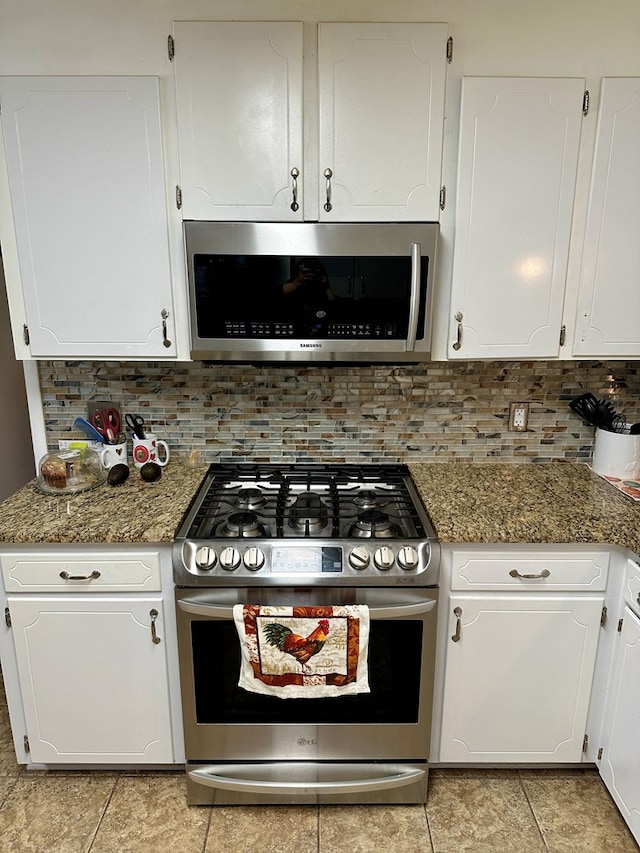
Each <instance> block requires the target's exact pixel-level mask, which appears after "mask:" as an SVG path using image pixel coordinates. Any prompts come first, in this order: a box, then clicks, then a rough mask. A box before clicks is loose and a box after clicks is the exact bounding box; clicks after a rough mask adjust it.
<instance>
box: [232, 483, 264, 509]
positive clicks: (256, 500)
mask: <svg viewBox="0 0 640 853" xmlns="http://www.w3.org/2000/svg"><path fill="white" fill-rule="evenodd" d="M266 502H267V499H266V498H265V496H264V495H263V494H262V492H261V491H260V489H254V488H244V489H240V491H239V492H238V493H237V494H236V495H235V497H234V498H233V503H234V504H235V505H236V506H237V507H239V508H240V509H258V508H259V507H261V506H264V505H265V504H266Z"/></svg>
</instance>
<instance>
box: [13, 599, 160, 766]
mask: <svg viewBox="0 0 640 853" xmlns="http://www.w3.org/2000/svg"><path fill="white" fill-rule="evenodd" d="M9 608H10V612H11V619H12V631H13V636H14V642H15V648H16V657H17V661H18V671H19V674H20V684H21V690H22V700H23V704H24V711H25V718H26V722H27V734H28V736H29V744H30V759H31V761H34V762H44V763H74V762H97V763H119V762H122V763H128V764H132V763H152V762H161V763H170V762H171V761H172V760H173V749H172V741H171V728H170V715H169V698H168V680H167V663H166V642H163V632H164V623H163V619H162V600H161V598H160V597H159V596H158V597H153V598H145V599H144V600H142V599H134V598H125V597H122V598H115V597H109V598H107V597H104V598H100V599H99V600H88V599H87V598H86V597H85V598H83V599H82V600H78V599H73V598H68V597H63V596H56V597H55V598H53V597H52V598H43V597H32V598H29V599H26V598H22V597H13V598H12V597H10V598H9ZM151 610H156V611H157V612H158V616H157V618H156V631H157V635H158V636H159V637H160V640H161V642H160V643H154V642H153V640H152V634H151V622H152V617H151V616H150V611H151Z"/></svg>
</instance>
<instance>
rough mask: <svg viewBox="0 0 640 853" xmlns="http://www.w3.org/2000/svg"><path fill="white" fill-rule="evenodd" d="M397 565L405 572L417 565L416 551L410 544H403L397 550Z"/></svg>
mask: <svg viewBox="0 0 640 853" xmlns="http://www.w3.org/2000/svg"><path fill="white" fill-rule="evenodd" d="M398 565H399V566H400V568H401V569H404V570H405V572H408V571H411V569H416V568H417V567H418V552H417V551H416V549H415V548H412V547H411V545H405V546H404V548H400V550H399V551H398Z"/></svg>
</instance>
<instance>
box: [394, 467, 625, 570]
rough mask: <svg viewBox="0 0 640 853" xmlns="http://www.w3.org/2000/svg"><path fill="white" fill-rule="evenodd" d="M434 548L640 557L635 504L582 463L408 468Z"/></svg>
mask: <svg viewBox="0 0 640 853" xmlns="http://www.w3.org/2000/svg"><path fill="white" fill-rule="evenodd" d="M410 468H411V473H412V474H413V478H414V480H415V481H416V484H417V486H418V488H419V490H420V493H421V495H422V497H423V500H424V502H425V506H426V507H427V510H428V512H429V515H430V516H431V520H432V521H433V525H434V527H435V530H436V533H437V535H438V538H439V539H440V541H441V542H478V543H491V542H512V543H526V542H530V543H556V544H559V543H599V544H607V545H620V546H622V547H623V548H628V549H629V550H631V551H634V552H635V553H636V554H640V503H639V502H636V501H634V500H633V499H632V498H630V497H628V496H626V495H623V494H622V493H621V492H619V491H618V490H617V489H616V487H615V486H613V485H611V484H610V483H607V482H606V481H605V480H603V479H602V477H599V476H598V475H597V474H594V473H593V472H592V471H591V470H590V469H589V468H588V467H587V466H586V465H581V464H576V463H571V462H556V463H549V464H544V465H536V464H534V463H524V464H508V463H496V464H493V463H492V464H482V465H474V464H473V463H460V462H452V463H448V462H445V463H443V464H428V465H411V466H410Z"/></svg>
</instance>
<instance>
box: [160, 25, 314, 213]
mask: <svg viewBox="0 0 640 853" xmlns="http://www.w3.org/2000/svg"><path fill="white" fill-rule="evenodd" d="M175 35H176V55H175V72H176V92H177V106H178V131H179V145H180V173H181V183H182V213H183V216H184V218H185V219H204V220H223V219H230V220H247V219H248V220H251V219H262V220H264V219H267V220H269V219H273V220H298V219H302V200H301V187H302V177H301V176H302V171H303V162H302V24H299V23H293V22H273V23H249V22H247V23H244V22H241V23H232V22H220V23H216V22H207V23H203V22H197V23H193V22H179V23H176V24H175ZM292 168H297V169H298V171H299V173H300V177H299V178H298V190H299V192H298V204H299V208H298V210H297V211H293V210H292V209H291V204H292V201H293V196H292V186H293V179H292V177H291V170H292Z"/></svg>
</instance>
